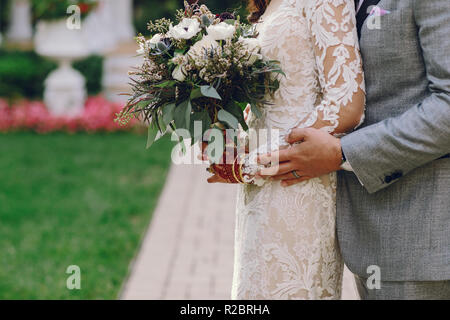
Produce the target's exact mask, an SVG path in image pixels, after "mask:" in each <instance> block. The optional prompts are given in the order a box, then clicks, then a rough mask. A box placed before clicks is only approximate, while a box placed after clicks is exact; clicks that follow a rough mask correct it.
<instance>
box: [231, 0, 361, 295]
mask: <svg viewBox="0 0 450 320" xmlns="http://www.w3.org/2000/svg"><path fill="white" fill-rule="evenodd" d="M354 11H355V9H354V4H353V1H352V0H272V1H271V3H270V5H269V7H268V8H267V11H266V13H265V14H264V16H263V17H262V21H261V22H260V23H259V24H258V25H257V28H258V30H259V33H260V35H259V40H260V42H261V46H262V53H263V55H264V56H265V57H266V58H267V59H275V60H279V61H280V62H281V65H282V68H283V70H284V72H285V73H286V77H285V78H282V79H281V84H280V89H279V90H278V91H277V92H276V94H275V96H274V97H273V98H272V99H271V102H272V104H271V105H270V106H267V107H266V108H265V109H264V110H263V117H261V118H256V117H254V116H253V115H252V114H250V116H249V121H248V122H249V127H250V128H252V129H255V130H258V129H278V130H280V132H281V134H282V135H283V134H286V133H287V132H289V131H290V130H291V129H292V128H294V127H298V126H300V127H309V126H313V125H315V124H318V123H319V122H320V124H321V126H320V127H322V128H323V129H324V130H327V131H328V132H330V133H331V132H334V131H335V130H336V129H337V128H338V127H339V126H340V124H341V123H343V122H345V121H347V119H346V117H347V114H348V113H346V112H349V111H351V109H352V108H354V104H353V103H352V101H353V100H354V99H355V97H356V95H357V94H361V93H363V92H364V79H363V73H362V65H361V59H360V55H359V51H358V49H359V48H358V40H357V39H358V37H357V35H356V30H355V25H356V23H355V12H354ZM361 121H362V120H361ZM250 151H252V150H250ZM335 197H336V175H335V174H330V175H327V176H324V177H321V178H316V179H312V180H310V181H307V182H303V183H301V184H299V185H295V186H292V187H290V188H282V187H281V186H280V185H279V183H276V182H268V183H265V184H264V185H263V186H256V185H250V186H249V185H246V186H241V187H240V189H239V194H238V205H237V215H236V218H237V223H236V239H235V240H236V245H235V272H234V279H233V290H232V297H233V299H339V298H340V296H341V282H342V272H343V262H342V259H341V257H340V254H339V250H338V245H337V240H336V236H335V216H336V198H335Z"/></svg>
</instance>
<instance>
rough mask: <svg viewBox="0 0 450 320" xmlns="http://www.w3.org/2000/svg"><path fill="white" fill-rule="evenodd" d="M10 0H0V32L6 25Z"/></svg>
mask: <svg viewBox="0 0 450 320" xmlns="http://www.w3.org/2000/svg"><path fill="white" fill-rule="evenodd" d="M9 5H10V0H0V32H1V33H4V32H6V27H7V26H8V13H9Z"/></svg>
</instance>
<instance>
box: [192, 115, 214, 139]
mask: <svg viewBox="0 0 450 320" xmlns="http://www.w3.org/2000/svg"><path fill="white" fill-rule="evenodd" d="M196 121H200V122H201V123H202V126H201V130H200V131H198V130H197V131H195V130H194V129H195V128H194V124H195V122H196ZM211 123H212V121H211V118H210V117H209V114H208V112H207V111H206V110H203V111H201V112H195V113H194V114H193V115H192V117H191V127H190V132H191V136H192V137H193V141H194V140H195V141H198V140H202V138H203V135H204V133H205V132H206V131H207V130H208V129H209V128H210V127H211Z"/></svg>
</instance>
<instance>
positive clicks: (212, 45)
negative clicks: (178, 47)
mask: <svg viewBox="0 0 450 320" xmlns="http://www.w3.org/2000/svg"><path fill="white" fill-rule="evenodd" d="M218 46H219V43H218V42H217V41H215V40H214V39H213V38H211V37H210V36H209V35H208V36H204V37H203V38H202V40H200V41H197V42H196V43H195V44H194V45H193V46H192V47H191V48H190V49H189V51H188V53H187V54H188V55H190V56H191V57H194V56H201V55H202V54H203V53H204V52H205V49H207V50H211V49H216V48H217V47H218Z"/></svg>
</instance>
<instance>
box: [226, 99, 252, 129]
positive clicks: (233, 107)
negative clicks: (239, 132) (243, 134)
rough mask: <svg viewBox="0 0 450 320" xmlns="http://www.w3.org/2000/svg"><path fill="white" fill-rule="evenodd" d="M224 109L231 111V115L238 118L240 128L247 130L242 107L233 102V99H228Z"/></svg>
mask: <svg viewBox="0 0 450 320" xmlns="http://www.w3.org/2000/svg"><path fill="white" fill-rule="evenodd" d="M226 110H227V111H228V112H229V113H231V114H232V115H233V116H235V117H236V119H238V121H239V123H240V124H241V126H242V128H243V129H244V130H245V131H247V130H248V126H247V123H246V122H245V117H244V111H243V110H245V108H244V109H242V107H241V106H240V105H239V104H238V103H236V102H234V101H230V103H229V104H228V105H227V107H226Z"/></svg>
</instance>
